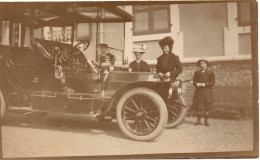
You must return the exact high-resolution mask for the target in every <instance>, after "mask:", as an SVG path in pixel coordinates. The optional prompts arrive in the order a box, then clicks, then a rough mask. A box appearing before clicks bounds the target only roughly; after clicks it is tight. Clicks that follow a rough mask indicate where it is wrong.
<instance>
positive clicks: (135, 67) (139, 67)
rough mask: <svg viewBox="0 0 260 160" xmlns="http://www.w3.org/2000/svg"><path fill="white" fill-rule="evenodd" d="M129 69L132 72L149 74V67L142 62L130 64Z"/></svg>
mask: <svg viewBox="0 0 260 160" xmlns="http://www.w3.org/2000/svg"><path fill="white" fill-rule="evenodd" d="M130 68H132V72H151V70H150V67H149V65H148V64H147V63H146V62H145V61H143V60H141V61H140V62H139V63H137V62H136V61H133V62H131V63H130Z"/></svg>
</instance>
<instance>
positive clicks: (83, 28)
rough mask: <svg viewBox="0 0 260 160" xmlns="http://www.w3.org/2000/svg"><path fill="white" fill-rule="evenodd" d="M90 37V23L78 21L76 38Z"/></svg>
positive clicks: (84, 38) (85, 38)
mask: <svg viewBox="0 0 260 160" xmlns="http://www.w3.org/2000/svg"><path fill="white" fill-rule="evenodd" d="M90 38H91V24H90V23H80V24H78V26H77V29H76V40H77V41H81V40H89V39H90Z"/></svg>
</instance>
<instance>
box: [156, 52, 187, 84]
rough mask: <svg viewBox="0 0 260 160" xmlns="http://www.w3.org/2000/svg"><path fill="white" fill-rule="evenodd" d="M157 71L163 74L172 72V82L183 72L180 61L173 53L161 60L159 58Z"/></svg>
mask: <svg viewBox="0 0 260 160" xmlns="http://www.w3.org/2000/svg"><path fill="white" fill-rule="evenodd" d="M156 69H157V72H161V73H163V74H165V73H167V72H170V77H171V79H172V80H175V79H176V78H177V77H178V75H179V74H180V73H181V72H182V66H181V62H180V59H179V57H178V56H177V55H175V54H173V53H168V54H162V55H161V56H160V57H159V58H157V65H156Z"/></svg>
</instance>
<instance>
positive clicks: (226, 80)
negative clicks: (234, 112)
mask: <svg viewBox="0 0 260 160" xmlns="http://www.w3.org/2000/svg"><path fill="white" fill-rule="evenodd" d="M210 69H211V70H213V71H214V73H215V76H216V77H215V79H216V84H215V85H216V86H237V87H241V86H243V87H251V86H252V65H251V61H236V62H214V63H211V66H210ZM196 70H197V66H196V64H194V63H193V64H183V72H182V75H181V77H182V78H183V79H184V80H186V79H192V77H193V74H194V72H195V71H196Z"/></svg>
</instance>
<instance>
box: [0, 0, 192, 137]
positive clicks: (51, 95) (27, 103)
mask: <svg viewBox="0 0 260 160" xmlns="http://www.w3.org/2000/svg"><path fill="white" fill-rule="evenodd" d="M101 11H103V12H104V11H105V12H108V14H106V15H107V16H104V17H99V15H100V14H99V13H100V12H101ZM110 15H111V16H110ZM132 18H133V17H132V15H131V14H130V13H128V12H127V11H125V10H124V9H123V8H121V7H118V6H113V5H110V6H107V5H102V4H100V3H99V4H96V3H86V2H66V3H65V2H63V3H62V2H39V3H1V4H0V19H2V20H8V21H12V22H19V23H21V24H22V25H25V26H26V27H29V28H30V29H31V30H33V29H37V28H41V27H46V26H51V27H65V26H72V32H71V34H72V37H73V34H74V31H73V26H75V25H77V24H79V23H106V22H129V21H132ZM22 34H23V35H24V34H25V33H22ZM23 38H26V36H23ZM27 38H28V36H27ZM29 38H30V39H29V41H30V43H31V47H25V46H21V47H18V46H11V45H0V102H1V105H0V106H1V120H3V118H4V117H5V115H6V112H9V111H10V112H11V111H13V112H23V113H41V114H42V115H45V114H47V113H70V114H77V115H84V116H90V117H95V118H96V119H97V120H98V121H107V120H109V119H111V120H112V119H116V121H117V123H118V125H119V128H120V129H121V131H122V132H123V133H124V135H126V137H128V138H130V139H132V140H138V141H152V140H154V139H156V138H157V137H158V136H160V135H161V134H162V132H163V130H164V129H165V127H175V126H177V125H179V124H181V123H182V121H183V119H184V117H185V115H186V113H187V110H188V107H187V105H186V104H185V99H184V97H183V94H182V89H183V82H182V80H181V79H177V80H176V81H161V80H160V79H159V78H158V75H157V74H156V73H153V72H142V73H141V72H135V73H134V72H128V71H127V67H120V66H119V67H115V66H114V65H113V56H112V57H111V56H107V53H106V51H107V50H106V49H107V48H108V47H109V46H107V45H104V44H99V45H97V47H99V49H101V52H99V53H97V52H86V51H87V48H88V47H89V45H90V41H78V42H77V43H76V44H74V43H75V40H73V38H71V39H72V40H71V44H68V43H62V42H57V41H50V40H45V39H38V38H34V37H32V36H30V37H29ZM22 41H23V42H24V41H25V40H24V39H23V40H22ZM126 47H127V46H126ZM97 50H98V49H97ZM88 54H94V55H98V56H97V59H96V61H95V62H93V61H91V60H90V59H89V58H88ZM123 65H124V66H125V65H126V66H127V64H123V63H122V66H123ZM161 88H164V89H163V90H162V89H161ZM39 115H40V114H39Z"/></svg>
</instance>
